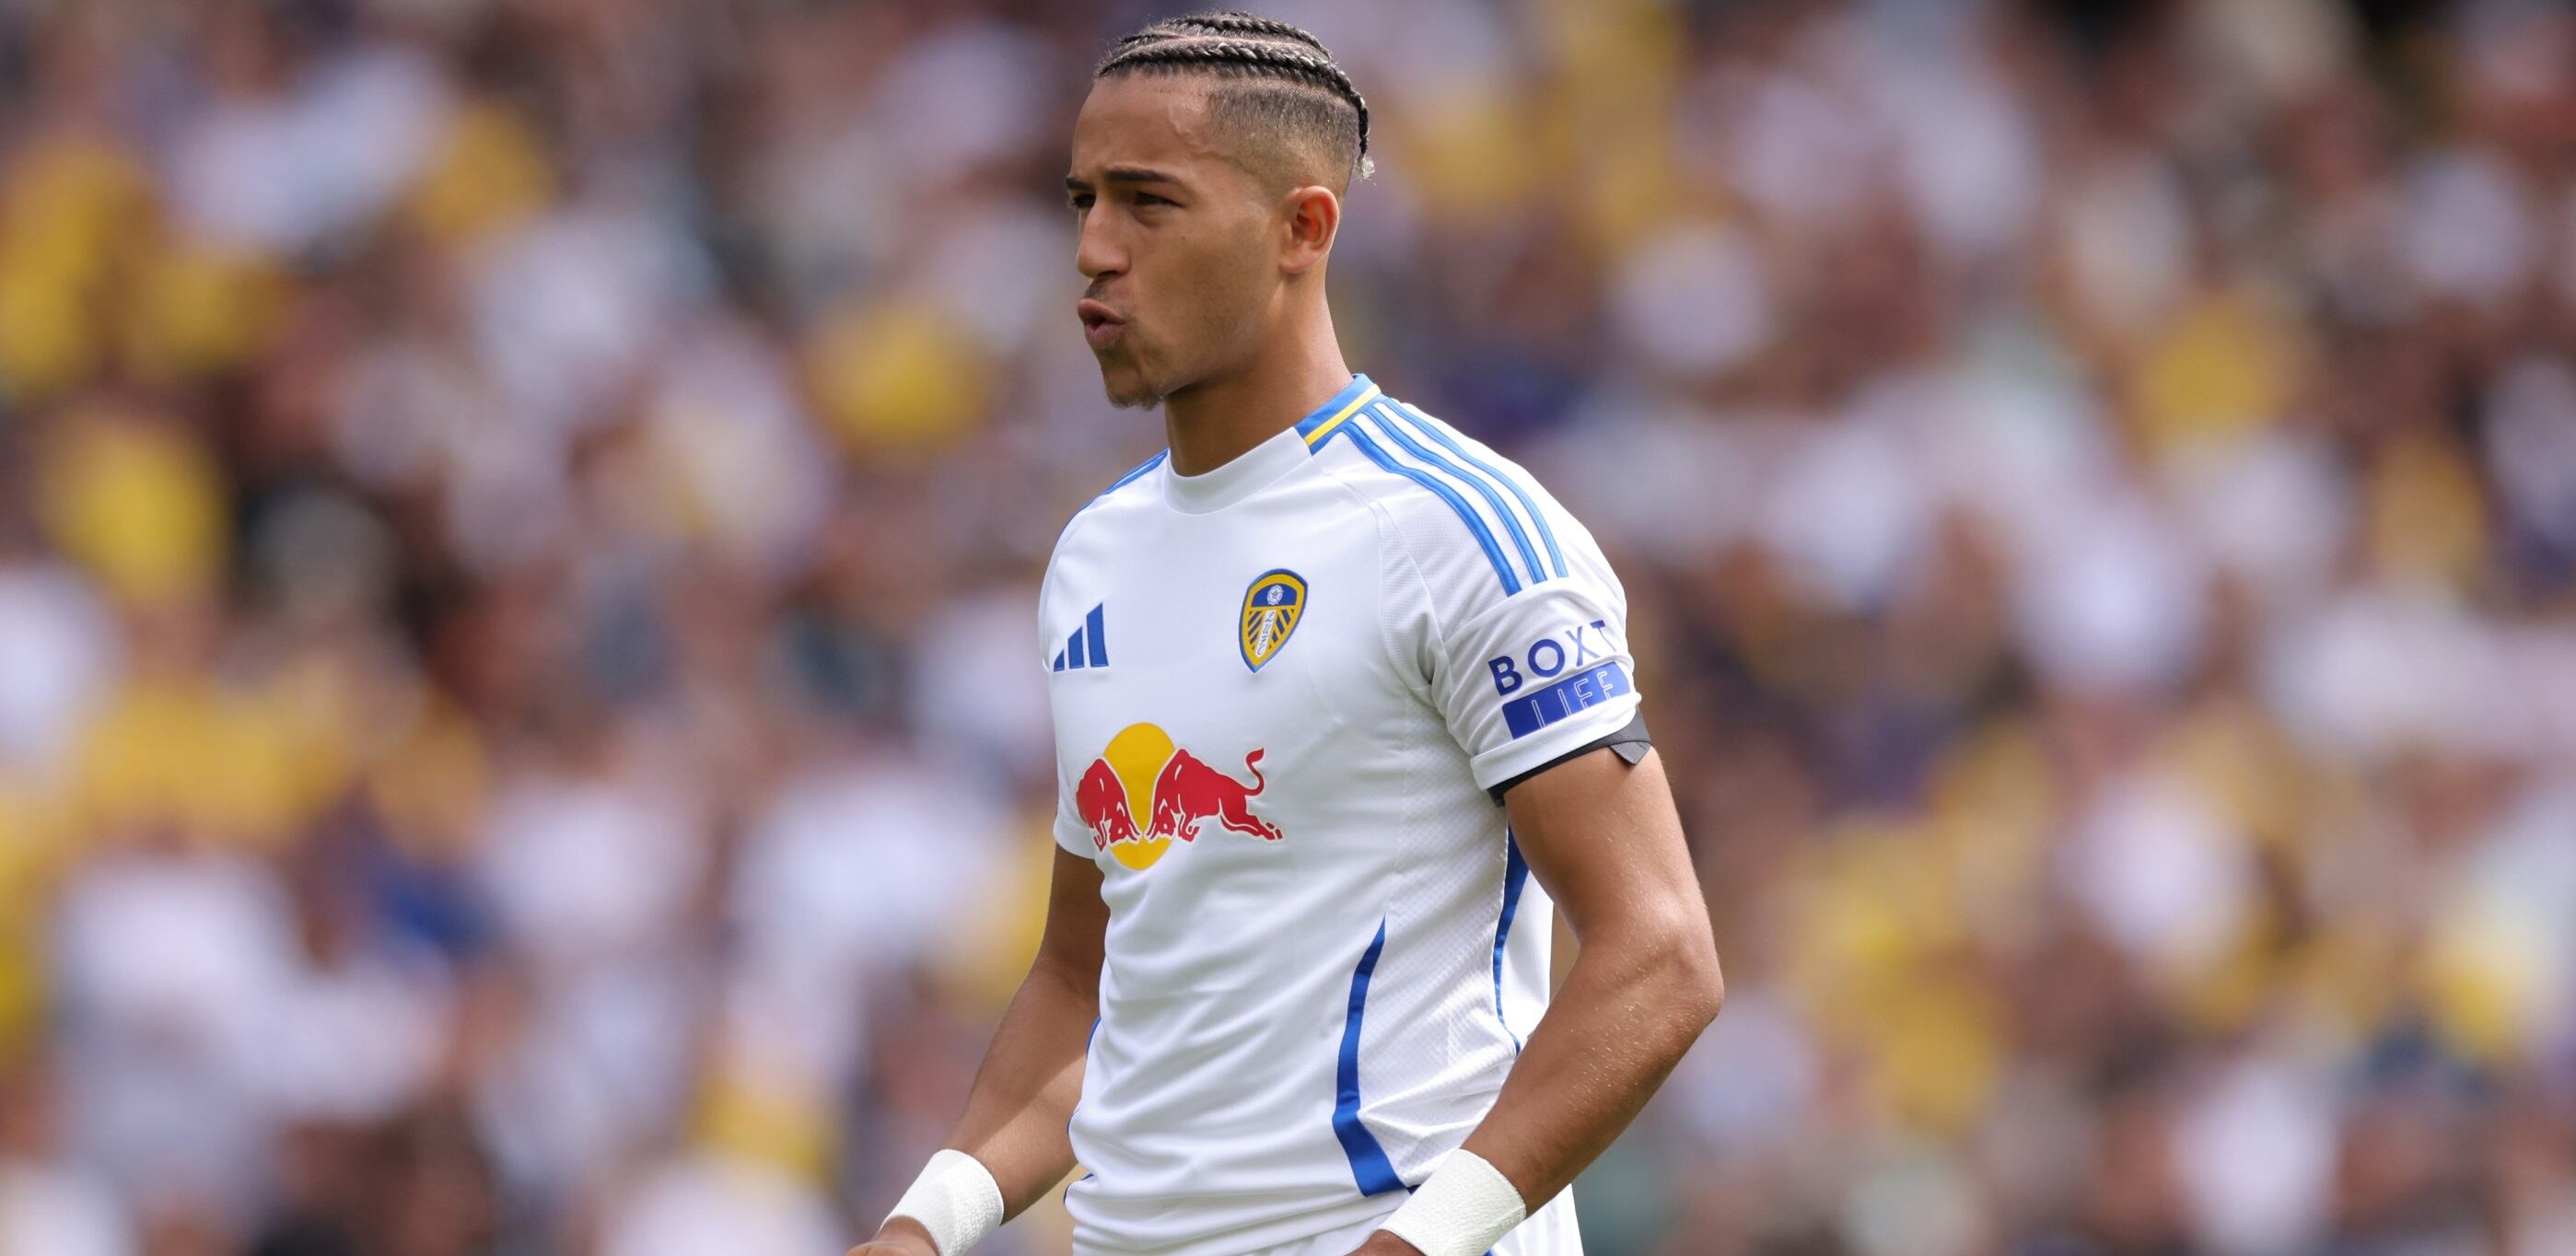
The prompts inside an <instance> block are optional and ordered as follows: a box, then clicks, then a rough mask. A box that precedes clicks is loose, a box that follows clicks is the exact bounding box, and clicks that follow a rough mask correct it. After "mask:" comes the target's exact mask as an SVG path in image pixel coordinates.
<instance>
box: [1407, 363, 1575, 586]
mask: <svg viewBox="0 0 2576 1256" xmlns="http://www.w3.org/2000/svg"><path fill="white" fill-rule="evenodd" d="M1388 400H1389V401H1393V402H1394V403H1395V406H1396V408H1397V409H1399V410H1401V411H1403V412H1404V414H1405V415H1406V416H1407V417H1408V418H1410V419H1411V420H1412V421H1413V423H1414V425H1415V426H1417V427H1420V428H1421V429H1422V430H1423V431H1424V432H1426V433H1428V434H1429V435H1430V436H1431V438H1432V439H1433V440H1436V441H1438V442H1440V443H1441V444H1442V445H1444V446H1447V447H1448V449H1449V451H1450V452H1451V453H1453V454H1456V455H1457V456H1458V457H1459V458H1461V459H1463V460H1465V462H1466V463H1467V465H1469V466H1471V467H1474V468H1475V469H1476V470H1477V471H1479V472H1482V473H1483V474H1484V475H1486V476H1487V477H1489V478H1491V479H1493V480H1495V481H1497V482H1499V483H1501V484H1502V486H1503V487H1504V488H1505V489H1507V490H1509V491H1510V492H1511V495H1512V496H1513V497H1514V498H1516V499H1518V500H1519V502H1520V504H1521V509H1522V510H1524V511H1527V512H1528V513H1529V519H1530V523H1531V525H1532V526H1534V527H1536V528H1537V529H1538V534H1539V538H1540V540H1542V541H1543V542H1545V543H1546V545H1547V556H1548V561H1549V564H1550V566H1551V567H1552V568H1553V569H1554V570H1555V572H1556V574H1557V575H1559V576H1563V575H1565V574H1566V566H1565V552H1564V551H1563V550H1561V549H1559V548H1558V547H1557V544H1556V528H1555V526H1554V525H1552V524H1550V523H1549V522H1548V519H1547V512H1546V511H1545V510H1542V509H1540V508H1539V504H1538V499H1536V498H1534V497H1531V496H1530V494H1529V490H1528V489H1527V488H1525V487H1523V486H1522V484H1521V480H1522V479H1523V478H1524V477H1527V478H1529V479H1531V480H1532V481H1533V482H1535V480H1536V477H1534V476H1530V475H1529V471H1528V469H1527V468H1524V467H1520V466H1518V465H1517V464H1515V465H1514V466H1513V467H1512V468H1511V469H1510V470H1506V469H1504V468H1502V467H1498V466H1495V465H1493V464H1492V463H1490V462H1487V461H1486V460H1484V459H1483V458H1479V457H1477V456H1476V455H1475V454H1473V453H1471V452H1469V451H1468V450H1467V448H1466V447H1465V446H1464V445H1461V444H1459V443H1458V442H1457V440H1455V439H1453V438H1452V437H1451V435H1450V433H1451V432H1452V431H1455V429H1454V428H1451V427H1450V426H1449V425H1448V424H1447V423H1444V422H1442V421H1441V420H1439V419H1436V418H1433V417H1432V416H1430V415H1429V414H1426V413H1424V412H1423V410H1422V407H1420V406H1417V405H1415V404H1413V403H1412V402H1410V401H1401V400H1397V399H1396V398H1392V397H1390V398H1388ZM1460 435H1464V433H1460ZM1513 471H1518V472H1520V474H1519V475H1514V474H1512V472H1513Z"/></svg>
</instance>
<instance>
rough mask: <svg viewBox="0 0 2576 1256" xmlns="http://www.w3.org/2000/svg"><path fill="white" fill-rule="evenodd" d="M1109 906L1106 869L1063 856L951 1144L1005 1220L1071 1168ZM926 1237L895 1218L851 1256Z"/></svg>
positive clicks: (911, 1252)
mask: <svg viewBox="0 0 2576 1256" xmlns="http://www.w3.org/2000/svg"><path fill="white" fill-rule="evenodd" d="M1108 928H1109V905H1108V904H1107V903H1105V902H1103V901H1101V897H1100V866H1099V865H1098V864H1096V863H1094V862H1092V861H1091V860H1089V859H1085V858H1083V857H1081V856H1079V855H1074V854H1071V853H1068V852H1066V851H1064V850H1061V849H1059V850H1057V851H1056V856H1055V881H1054V885H1053V887H1052V889H1050V890H1049V892H1048V897H1047V918H1046V928H1045V930H1044V932H1043V933H1042V934H1041V935H1040V937H1039V941H1038V955H1037V960H1036V962H1034V963H1032V964H1030V965H1029V974H1028V976H1027V977H1025V978H1022V979H1021V981H1020V989H1019V992H1018V993H1016V994H1014V995H1012V996H1011V1005H1010V1007H1008V1008H1007V1009H1005V1010H1004V1011H1003V1013H1002V1022H1001V1024H1000V1025H999V1026H998V1027H996V1028H995V1029H994V1031H993V1041H992V1044H991V1045H990V1046H987V1047H985V1048H984V1062H983V1063H982V1064H981V1065H979V1066H978V1067H977V1068H976V1070H975V1083H974V1086H973V1087H972V1088H971V1089H970V1090H968V1092H967V1095H966V1113H965V1115H964V1116H962V1117H960V1118H958V1121H957V1128H956V1130H955V1131H953V1132H952V1133H950V1134H949V1136H948V1141H947V1144H946V1145H947V1146H949V1147H952V1148H955V1149H957V1150H959V1151H962V1152H965V1153H966V1154H967V1155H970V1156H973V1157H975V1159H976V1160H978V1161H980V1162H981V1163H982V1164H983V1166H984V1168H985V1169H986V1170H987V1171H988V1172H990V1173H991V1174H992V1175H993V1180H994V1181H995V1182H996V1183H997V1184H999V1185H1000V1186H1001V1188H1002V1207H1003V1212H1004V1215H1006V1216H1017V1215H1018V1214H1019V1213H1020V1211H1021V1210H1022V1209H1025V1208H1027V1207H1028V1206H1029V1205H1030V1204H1033V1203H1035V1202H1037V1200H1038V1198H1039V1197H1040V1196H1042V1195H1044V1194H1045V1193H1046V1192H1047V1190H1048V1188H1050V1187H1052V1186H1054V1185H1055V1184H1056V1183H1058V1182H1061V1181H1063V1180H1064V1175H1065V1174H1067V1173H1069V1172H1071V1171H1072V1170H1073V1144H1072V1143H1071V1142H1070V1141H1069V1140H1068V1139H1067V1138H1066V1136H1065V1123H1066V1122H1067V1121H1069V1120H1071V1119H1072V1117H1073V1105H1074V1102H1075V1101H1076V1100H1078V1099H1080V1098H1081V1097H1082V1062H1083V1057H1084V1056H1085V1055H1086V1054H1087V1053H1088V1047H1089V1043H1090V1041H1091V1025H1092V1021H1093V1020H1094V1019H1096V1018H1097V1017H1098V1016H1099V1014H1100V962H1101V952H1102V948H1103V946H1104V945H1105V942H1106V935H1107V932H1108ZM931 1250H932V1248H931V1244H930V1235H929V1232H928V1231H926V1230H923V1229H922V1228H921V1226H920V1225H919V1224H917V1223H915V1222H913V1221H911V1220H910V1219H908V1218H907V1219H899V1220H894V1221H890V1222H888V1223H887V1224H886V1226H885V1228H884V1229H882V1230H879V1231H878V1232H877V1236H876V1238H875V1239H874V1240H872V1241H870V1242H868V1243H864V1244H861V1245H860V1246H859V1247H858V1248H856V1249H855V1250H853V1251H852V1252H851V1253H850V1256H919V1254H921V1253H927V1252H930V1251H931Z"/></svg>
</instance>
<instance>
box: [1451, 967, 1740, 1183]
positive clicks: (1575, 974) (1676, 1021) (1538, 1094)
mask: <svg viewBox="0 0 2576 1256" xmlns="http://www.w3.org/2000/svg"><path fill="white" fill-rule="evenodd" d="M1700 936H1701V937H1704V935H1700ZM1704 948H1705V942H1704V941H1699V942H1698V943H1697V945H1694V944H1693V940H1691V939H1690V935H1688V934H1687V933H1686V934H1685V935H1684V937H1683V938H1678V939H1674V940H1671V941H1669V942H1667V941H1662V940H1657V939H1655V938H1651V937H1643V936H1641V937H1639V938H1636V939H1633V940H1623V941H1619V942H1612V941H1610V940H1607V939H1603V940H1599V941H1595V942H1593V943H1592V944H1589V945H1586V946H1584V948H1583V950H1582V952H1581V954H1579V955H1578V956H1577V957H1576V958H1575V961H1574V966H1573V968H1572V969H1570V970H1569V971H1568V972H1567V973H1566V978H1565V985H1564V988H1563V989H1561V990H1559V991H1558V992H1557V994H1556V997H1555V999H1554V1000H1553V1002H1552V1003H1551V1005H1550V1006H1549V1008H1548V1011H1547V1014H1546V1015H1545V1016H1543V1017H1541V1018H1540V1020H1539V1023H1538V1026H1537V1028H1535V1029H1533V1030H1532V1031H1531V1032H1530V1037H1529V1041H1528V1042H1527V1043H1526V1044H1524V1045H1523V1046H1522V1048H1521V1056H1520V1059H1519V1060H1518V1061H1516V1062H1515V1063H1514V1064H1513V1065H1512V1072H1511V1076H1510V1077H1509V1078H1507V1079H1506V1080H1505V1081H1504V1083H1503V1090H1502V1094H1500V1095H1499V1096H1497V1097H1496V1098H1495V1101H1494V1107H1493V1110H1492V1111H1490V1112H1488V1113H1486V1115H1485V1119H1484V1121H1483V1122H1482V1123H1480V1124H1478V1125H1477V1127H1476V1129H1475V1132H1473V1133H1472V1134H1470V1135H1468V1137H1467V1142H1466V1147H1467V1149H1468V1150H1469V1151H1472V1152H1474V1153H1476V1154H1477V1155H1479V1156H1482V1157H1483V1158H1484V1159H1485V1160H1486V1161H1487V1162H1488V1163H1490V1164H1492V1165H1493V1166H1494V1167H1495V1168H1496V1169H1498V1170H1500V1171H1501V1172H1502V1174H1503V1176H1504V1177H1506V1178H1508V1179H1510V1180H1511V1183H1512V1185H1513V1186H1514V1187H1516V1188H1518V1189H1519V1191H1520V1193H1521V1198H1522V1199H1524V1200H1526V1201H1527V1202H1528V1203H1529V1205H1530V1208H1531V1210H1532V1211H1536V1209H1537V1207H1538V1206H1539V1205H1540V1204H1544V1203H1546V1202H1547V1201H1548V1200H1549V1199H1551V1198H1554V1197H1555V1195H1556V1193H1557V1192H1558V1191H1561V1190H1563V1189H1565V1187H1566V1185H1567V1184H1568V1183H1571V1182H1572V1181H1573V1180H1574V1177H1575V1175H1576V1174H1578V1173H1580V1172H1582V1171H1583V1168H1584V1166H1586V1165H1589V1164H1591V1163H1592V1161H1593V1159H1594V1158H1595V1157H1597V1156H1599V1155H1600V1154H1601V1152H1602V1150H1603V1149H1604V1148H1607V1147H1608V1146H1609V1145H1610V1143H1611V1141H1612V1140H1613V1139H1616V1138H1617V1137H1618V1136H1619V1132H1620V1131H1621V1130H1624V1129H1626V1128H1627V1127H1628V1122H1630V1121H1631V1120H1634V1119H1635V1118H1636V1115H1637V1111H1638V1109H1640V1108H1642V1107H1644V1106H1645V1103H1646V1099H1647V1097H1648V1096H1650V1095H1652V1094H1653V1093H1654V1092H1655V1089H1656V1088H1657V1087H1658V1086H1660V1085H1662V1084H1663V1080H1664V1078H1665V1076H1666V1075H1667V1074H1669V1073H1671V1072H1672V1069H1673V1065H1674V1064H1676V1063H1678V1062H1679V1061H1680V1060H1681V1057H1682V1054H1683V1053H1684V1052H1685V1051H1688V1050H1689V1049H1690V1045H1691V1043H1692V1042H1693V1041H1694V1040H1695V1039H1697V1038H1698V1037H1699V1033H1700V1031H1701V1030H1703V1029H1706V1028H1707V1027H1708V1023H1709V1022H1710V1021H1711V1020H1712V1019H1714V1018H1715V1017H1716V1016H1717V1008H1718V1004H1719V1003H1720V1002H1721V1001H1722V1000H1723V999H1724V998H1725V988H1724V983H1723V981H1722V979H1721V978H1720V977H1719V975H1718V969H1717V961H1716V957H1715V955H1714V953H1712V952H1708V951H1706V950H1705V949H1704Z"/></svg>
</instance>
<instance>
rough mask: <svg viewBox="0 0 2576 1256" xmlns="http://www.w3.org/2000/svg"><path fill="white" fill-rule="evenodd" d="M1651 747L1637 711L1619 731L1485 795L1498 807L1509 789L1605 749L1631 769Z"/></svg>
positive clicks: (1644, 726) (1566, 754)
mask: <svg viewBox="0 0 2576 1256" xmlns="http://www.w3.org/2000/svg"><path fill="white" fill-rule="evenodd" d="M1654 744H1655V739H1654V738H1652V737H1650V736H1648V735H1647V733H1646V713H1645V712H1644V711H1639V712H1637V713H1636V714H1635V715H1632V716H1630V717H1629V718H1628V722H1627V723H1626V724H1625V725H1623V726H1621V727H1620V728H1619V730H1618V731H1616V732H1611V733H1604V734H1602V735H1601V736H1599V737H1595V738H1593V739H1592V740H1590V741H1587V742H1585V743H1583V744H1582V745H1580V746H1576V747H1575V748H1574V749H1572V750H1568V751H1566V752H1565V753H1564V754H1561V755H1558V756H1556V757H1555V758H1553V759H1550V760H1548V761H1547V762H1545V763H1542V764H1540V765H1538V766H1537V767H1534V768H1531V769H1530V770H1529V771H1526V772H1523V773H1520V774H1519V775H1517V776H1514V777H1513V778H1511V779H1510V780H1507V781H1504V782H1503V783H1501V784H1499V785H1496V786H1494V787H1493V788H1492V789H1489V790H1486V791H1485V792H1486V793H1487V794H1489V795H1492V797H1493V799H1494V805H1495V806H1497V807H1499V806H1502V805H1503V795H1504V794H1506V793H1508V792H1510V790H1511V788H1512V786H1514V785H1518V784H1520V783H1521V782H1522V781H1526V780H1528V779H1529V778H1531V777H1533V776H1536V775H1538V774H1539V773H1541V772H1544V771H1546V770H1548V769H1549V768H1552V767H1555V766H1556V765H1557V764H1560V763H1563V762H1565V761H1566V760H1568V759H1572V758H1577V757H1579V756H1582V755H1587V754H1590V753H1592V752H1593V751H1595V750H1600V749H1602V748H1604V747H1607V748H1608V749H1610V750H1611V751H1614V752H1616V753H1617V754H1618V756H1619V757H1620V758H1622V759H1625V760H1627V761H1628V765H1629V766H1630V767H1634V766H1636V765H1637V763H1638V762H1639V761H1640V760H1643V759H1644V758H1645V757H1646V750H1647V748H1649V747H1651V746H1653V745H1654Z"/></svg>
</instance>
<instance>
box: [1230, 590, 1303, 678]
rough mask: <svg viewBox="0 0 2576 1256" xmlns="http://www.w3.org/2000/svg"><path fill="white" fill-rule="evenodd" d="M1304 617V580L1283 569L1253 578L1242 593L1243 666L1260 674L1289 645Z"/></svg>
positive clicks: (1239, 639)
mask: <svg viewBox="0 0 2576 1256" xmlns="http://www.w3.org/2000/svg"><path fill="white" fill-rule="evenodd" d="M1305 617H1306V578H1305V577H1304V576H1301V575H1298V574H1297V573H1296V572H1293V571H1290V570H1288V569H1286V568H1284V567H1282V568H1279V569H1276V570H1272V571H1265V572H1263V573H1261V574H1260V575H1259V576H1256V577H1254V578H1253V581H1252V587H1251V588H1248V589H1245V590H1244V591H1243V623H1242V625H1241V627H1242V635H1241V636H1240V637H1239V638H1237V641H1238V642H1239V643H1240V644H1241V645H1242V646H1243V665H1244V666H1245V667H1249V668H1251V669H1252V670H1254V671H1256V672H1257V671H1260V670H1261V665H1262V664H1264V663H1267V662H1269V661H1270V660H1271V659H1272V658H1274V657H1276V656H1277V655H1278V653H1279V651H1280V650H1282V649H1284V648H1286V646H1287V644H1288V634H1290V633H1292V632H1295V631H1297V621H1298V620H1301V619H1304V618H1305Z"/></svg>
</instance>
